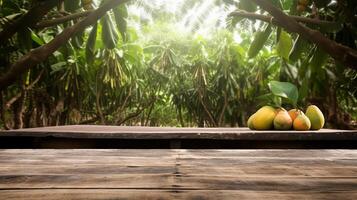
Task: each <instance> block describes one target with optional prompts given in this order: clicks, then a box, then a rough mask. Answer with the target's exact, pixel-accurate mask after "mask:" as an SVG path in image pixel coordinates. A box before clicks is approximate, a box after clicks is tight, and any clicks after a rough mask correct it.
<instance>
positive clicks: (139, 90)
mask: <svg viewBox="0 0 357 200" xmlns="http://www.w3.org/2000/svg"><path fill="white" fill-rule="evenodd" d="M101 2H103V1H98V2H97V3H99V5H100V3H101ZM162 2H163V1H158V0H154V1H144V0H141V1H138V2H135V3H131V4H126V5H121V6H119V7H117V8H113V9H112V10H110V11H109V12H107V14H106V15H105V16H104V17H103V18H101V19H100V20H99V21H98V22H97V23H95V24H93V25H92V26H91V27H90V28H88V29H87V30H85V31H83V32H82V33H80V34H77V35H76V36H75V37H74V38H72V39H71V41H70V42H68V43H67V44H66V45H64V46H63V47H61V48H60V49H59V50H58V51H56V52H55V53H54V54H53V55H52V56H51V57H49V59H47V60H46V61H45V62H43V63H41V64H40V65H38V66H36V67H35V68H32V69H30V70H29V71H28V72H27V73H26V75H24V78H23V80H19V81H18V83H17V84H15V85H13V86H11V87H10V89H9V90H8V91H4V93H3V95H4V98H3V99H4V102H6V101H9V100H10V99H11V98H12V97H13V96H14V95H16V94H17V93H18V92H20V91H21V88H23V86H27V85H29V84H31V83H33V82H34V81H35V80H36V78H37V76H38V75H40V74H41V73H43V75H42V76H41V78H40V79H39V82H38V83H36V84H35V85H34V86H33V88H32V89H30V90H29V91H28V97H27V98H26V102H25V107H24V116H31V117H32V119H31V120H28V122H26V123H28V124H26V126H27V127H33V126H44V125H60V124H71V123H79V122H86V123H95V124H113V125H151V126H165V125H166V126H167V125H169V126H244V125H246V124H245V123H246V121H247V119H248V115H249V114H251V113H253V111H255V110H256V109H257V108H258V107H259V106H261V105H266V104H273V105H278V106H280V105H282V104H289V105H291V106H294V107H296V106H298V105H299V106H301V105H307V104H309V103H314V104H317V105H319V107H321V108H322V109H323V111H324V112H326V113H327V112H330V110H333V109H334V111H335V110H336V112H338V113H337V115H340V116H341V115H342V116H344V117H345V116H350V117H354V119H355V117H356V116H357V114H356V113H357V110H356V107H357V101H356V94H357V89H356V85H357V83H356V81H357V78H356V77H357V74H356V72H355V71H353V70H349V69H346V68H345V67H344V66H341V65H340V64H338V63H336V62H335V61H334V60H332V59H331V57H329V56H328V55H327V54H326V53H325V52H323V51H322V50H321V49H320V48H318V47H316V45H314V44H310V43H309V42H307V41H306V40H303V39H302V38H300V37H299V36H298V35H296V34H293V33H290V32H289V33H287V32H286V30H284V29H282V28H279V27H276V26H275V25H274V24H266V23H262V22H257V21H251V20H246V19H245V20H242V19H241V18H240V19H237V18H233V19H230V20H235V21H234V22H233V23H232V24H231V25H232V27H230V29H229V30H227V29H226V28H225V24H224V23H222V21H223V22H224V19H225V16H226V14H228V13H229V12H231V11H232V10H233V9H235V8H240V9H244V10H247V11H253V12H256V13H263V11H262V10H261V9H260V8H259V7H257V6H256V5H255V4H253V3H252V2H251V1H248V0H244V1H243V0H241V1H239V3H238V5H237V4H236V2H235V1H212V2H210V1H203V0H194V1H189V0H185V1H182V2H181V1H180V2H179V1H177V2H176V1H175V2H172V3H173V4H175V5H176V9H175V10H173V9H172V7H170V6H167V5H164V4H163V3H162ZM272 2H273V3H274V4H275V5H276V6H277V7H278V8H280V9H281V10H284V11H285V12H287V13H290V14H292V13H293V14H295V15H301V16H309V17H310V15H311V13H310V12H311V11H310V10H309V8H308V9H307V11H305V12H304V13H297V12H296V10H295V7H296V1H293V0H287V1H280V0H274V1H272ZM314 2H315V1H314ZM311 4H312V1H310V4H309V6H310V7H311ZM235 6H236V7H235ZM349 7H353V6H351V4H350V1H346V5H342V6H340V7H339V9H337V10H333V9H332V8H330V7H325V6H322V7H321V8H320V9H319V16H320V17H321V19H328V20H331V21H334V22H336V26H334V27H332V28H333V31H328V32H323V33H324V34H326V35H327V36H328V37H330V38H332V39H336V41H339V42H341V43H342V44H345V45H348V46H351V47H352V48H355V46H353V45H356V44H355V34H354V32H353V30H354V29H352V28H351V27H349V25H350V24H352V23H350V22H349V21H348V19H349V18H348V17H346V15H347V13H350V12H348V11H349V9H350V8H349ZM29 8H30V1H19V0H16V1H10V0H6V1H2V4H1V12H0V14H1V17H3V18H4V17H5V18H4V19H2V20H1V26H2V24H3V23H5V22H6V21H9V20H10V21H11V20H13V19H16V18H18V17H20V16H21V15H22V14H23V13H25V12H26V11H27V10H28V9H29ZM64 9H65V11H66V12H70V13H75V12H80V11H81V10H83V8H82V7H81V5H80V4H79V1H65V8H64ZM84 9H85V8H84ZM217 10H218V11H220V12H223V13H224V16H223V17H222V15H218V14H217V13H216V14H217V15H214V14H215V13H214V12H215V11H217ZM129 11H138V12H129ZM58 14H59V12H58V10H56V9H54V10H53V11H51V12H50V13H49V14H48V15H47V16H46V18H47V17H48V18H52V17H53V18H55V16H57V15H58ZM212 16H213V17H212ZM213 18H214V19H213ZM72 24H74V22H69V23H65V24H61V25H58V26H54V27H49V28H46V29H43V30H37V29H32V30H30V29H29V30H26V31H24V32H21V33H18V34H17V35H16V37H14V38H12V40H11V41H9V43H8V44H2V47H1V48H0V58H1V59H0V72H1V73H2V72H5V71H6V70H7V68H6V66H10V64H11V63H14V62H15V61H16V60H18V59H19V58H20V57H21V56H22V55H24V53H26V52H28V51H29V50H31V49H32V48H36V47H38V46H40V45H43V44H46V43H48V42H49V41H51V40H52V39H53V37H55V36H56V35H58V34H59V33H60V32H61V31H62V30H63V29H64V28H65V27H68V26H71V25H72ZM222 24H223V25H222ZM341 24H345V25H344V26H342V27H341ZM311 28H314V29H317V30H321V31H325V30H324V29H326V27H323V26H316V27H314V26H311ZM0 29H1V27H0ZM256 30H258V31H256ZM254 33H255V34H254ZM252 36H253V38H252ZM84 46H85V48H83V47H84ZM42 69H44V70H43V71H42ZM21 84H23V85H21ZM267 86H268V87H267ZM297 88H299V90H298V89H297ZM332 106H335V107H334V108H333V109H332V108H331V107H332ZM330 114H331V116H334V115H333V113H329V115H326V116H330ZM12 115H13V112H12V110H10V109H7V110H6V111H5V116H6V123H7V122H11V120H12V118H13V116H12ZM6 123H4V122H0V125H1V126H5V125H6ZM10 124H11V123H10Z"/></svg>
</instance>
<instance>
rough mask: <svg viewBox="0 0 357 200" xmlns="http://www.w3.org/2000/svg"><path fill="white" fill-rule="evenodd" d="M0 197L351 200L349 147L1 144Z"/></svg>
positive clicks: (356, 187)
mask: <svg viewBox="0 0 357 200" xmlns="http://www.w3.org/2000/svg"><path fill="white" fill-rule="evenodd" d="M0 199H4V200H5V199H6V200H9V199H46V200H51V199H61V200H62V199H83V200H84V199H85V200H87V199H138V200H139V199H140V200H141V199H234V200H236V199H274V200H275V199H333V200H337V199H351V200H352V199H357V151H354V150H184V149H182V150H169V149H157V150H151V149H141V150H138V149H136V150H135V149H131V150H130V149H126V150H124V149H115V150H113V149H96V150H95V149H67V150H63V149H57V150H54V149H37V150H33V149H27V150H19V149H3V150H0Z"/></svg>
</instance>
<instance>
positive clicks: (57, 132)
mask: <svg viewBox="0 0 357 200" xmlns="http://www.w3.org/2000/svg"><path fill="white" fill-rule="evenodd" d="M20 136H21V137H55V138H102V139H106V138H112V139H146V140H147V139H171V140H175V139H176V140H180V139H219V140H277V141H280V140H309V141H318V140H347V139H348V140H357V130H337V129H321V130H318V131H314V130H309V131H294V130H289V131H277V130H267V131H256V130H249V129H248V128H173V127H140V126H137V127H135V126H98V125H72V126H54V127H41V128H27V129H17V130H9V131H0V137H20Z"/></svg>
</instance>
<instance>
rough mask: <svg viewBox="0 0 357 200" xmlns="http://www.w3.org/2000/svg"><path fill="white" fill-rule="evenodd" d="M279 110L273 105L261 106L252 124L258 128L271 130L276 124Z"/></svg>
mask: <svg viewBox="0 0 357 200" xmlns="http://www.w3.org/2000/svg"><path fill="white" fill-rule="evenodd" d="M276 114H277V112H276V110H275V108H273V107H271V106H263V107H262V108H260V109H259V110H258V111H257V112H256V113H255V114H254V118H253V119H252V125H253V127H254V129H256V130H269V129H272V128H273V126H274V124H273V122H274V118H275V116H276Z"/></svg>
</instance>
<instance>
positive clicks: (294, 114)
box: [288, 108, 302, 121]
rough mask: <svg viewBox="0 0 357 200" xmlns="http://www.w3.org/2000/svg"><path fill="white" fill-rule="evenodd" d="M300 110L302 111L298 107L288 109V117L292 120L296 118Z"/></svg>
mask: <svg viewBox="0 0 357 200" xmlns="http://www.w3.org/2000/svg"><path fill="white" fill-rule="evenodd" d="M300 112H302V111H301V110H299V109H296V108H294V109H291V110H289V111H288V113H289V115H290V117H291V119H292V120H293V121H294V120H295V119H296V117H297V116H298V115H299V114H300Z"/></svg>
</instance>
